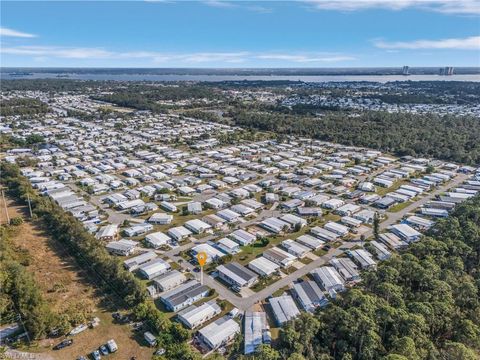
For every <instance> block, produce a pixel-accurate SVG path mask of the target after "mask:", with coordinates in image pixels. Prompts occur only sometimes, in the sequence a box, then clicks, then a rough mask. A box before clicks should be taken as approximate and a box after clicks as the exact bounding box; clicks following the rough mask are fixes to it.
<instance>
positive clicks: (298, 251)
mask: <svg viewBox="0 0 480 360" xmlns="http://www.w3.org/2000/svg"><path fill="white" fill-rule="evenodd" d="M282 247H284V248H285V249H286V250H287V251H288V252H289V253H290V254H292V255H294V256H297V257H302V256H304V255H306V254H307V253H308V252H309V251H310V248H308V247H307V246H305V245H302V244H300V243H298V242H296V241H293V240H291V239H286V240H284V241H282Z"/></svg>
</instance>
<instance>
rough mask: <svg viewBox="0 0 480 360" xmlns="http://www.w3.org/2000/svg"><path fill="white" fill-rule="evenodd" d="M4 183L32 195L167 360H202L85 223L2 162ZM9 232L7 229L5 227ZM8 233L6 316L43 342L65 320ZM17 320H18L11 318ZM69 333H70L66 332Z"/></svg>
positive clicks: (21, 196) (37, 212)
mask: <svg viewBox="0 0 480 360" xmlns="http://www.w3.org/2000/svg"><path fill="white" fill-rule="evenodd" d="M0 171H1V173H2V178H1V183H2V185H6V186H7V188H8V192H9V194H10V195H11V196H12V197H14V198H15V199H18V200H19V201H22V202H23V203H26V201H27V194H28V196H29V197H30V201H31V205H32V209H33V212H34V216H36V217H38V218H40V220H42V221H43V223H44V224H45V228H46V230H47V232H48V233H49V235H50V236H52V237H54V238H55V239H56V240H57V241H59V242H61V243H63V244H64V245H65V247H66V248H68V249H70V250H71V252H70V254H71V255H72V256H74V257H75V258H76V260H77V262H78V264H79V265H80V266H81V267H82V268H84V269H86V270H87V271H89V272H90V273H91V274H92V275H93V276H95V277H96V278H97V279H98V280H99V281H98V282H97V283H96V285H98V286H100V288H101V289H103V290H104V291H105V292H106V293H108V294H110V295H113V296H115V297H116V300H117V301H119V302H121V303H122V304H123V305H124V306H125V307H126V308H130V309H132V310H133V315H134V316H135V317H136V318H137V319H138V320H145V321H146V322H147V325H148V326H149V327H150V329H151V330H152V331H154V332H156V333H158V334H160V335H159V338H158V340H159V341H158V343H159V346H160V347H163V348H164V349H165V350H166V354H165V358H168V359H172V360H175V359H185V360H196V359H197V358H201V356H200V354H197V353H195V352H194V351H192V349H191V348H190V346H189V345H188V344H187V342H186V341H187V340H188V339H189V338H190V335H191V334H190V332H189V331H188V330H186V329H184V328H183V327H182V326H181V325H180V324H179V323H172V322H171V321H170V320H169V319H168V318H167V317H166V316H165V314H164V313H162V312H160V311H159V310H158V309H157V308H156V307H155V305H154V304H153V302H152V301H151V300H150V299H148V296H147V292H146V289H145V286H144V284H142V282H141V281H139V280H138V279H137V278H135V276H134V275H133V274H132V273H130V272H128V271H127V270H125V269H124V268H123V266H122V264H121V262H120V261H118V259H116V258H115V257H112V256H110V255H109V254H108V252H107V251H106V249H105V247H104V246H103V244H101V243H100V242H99V241H98V240H97V239H95V237H94V236H93V235H91V234H90V233H88V232H87V231H86V230H85V229H84V228H83V226H82V224H81V223H80V222H79V221H78V220H77V219H75V218H74V217H73V216H71V215H70V214H68V213H66V212H65V211H63V209H62V208H60V207H59V206H58V205H56V204H55V203H54V202H53V201H52V200H51V199H50V198H48V197H43V196H41V195H39V194H37V193H36V192H35V191H34V189H33V188H32V187H31V185H30V183H29V182H28V180H27V179H26V178H25V177H24V176H22V175H21V173H20V169H19V168H18V166H17V165H13V164H8V163H1V164H0ZM2 231H5V229H2ZM1 235H2V243H1V245H2V258H1V259H2V273H4V274H5V276H4V277H2V278H1V285H2V289H4V291H3V293H2V304H5V305H4V306H2V308H1V309H0V310H1V313H2V318H3V317H4V316H7V315H9V314H12V313H19V314H20V315H21V317H22V319H28V321H25V327H26V330H27V331H28V333H29V334H30V336H31V338H32V339H40V338H43V337H45V336H47V335H48V334H49V332H50V331H51V330H53V329H55V328H58V327H59V319H58V317H56V316H55V314H54V313H52V311H50V309H49V308H48V306H46V303H45V301H44V299H43V298H42V296H41V293H40V291H39V289H38V287H37V285H36V284H35V281H34V280H33V277H32V275H31V274H29V273H28V272H27V270H26V268H25V266H23V265H22V264H21V262H20V260H18V259H16V258H15V256H14V255H13V254H14V251H13V250H12V249H10V250H9V251H8V252H5V251H4V250H5V249H7V247H8V244H7V243H6V242H5V238H4V233H2V234H1ZM10 320H13V319H10ZM62 329H63V330H64V331H66V330H67V329H66V328H65V327H63V328H62Z"/></svg>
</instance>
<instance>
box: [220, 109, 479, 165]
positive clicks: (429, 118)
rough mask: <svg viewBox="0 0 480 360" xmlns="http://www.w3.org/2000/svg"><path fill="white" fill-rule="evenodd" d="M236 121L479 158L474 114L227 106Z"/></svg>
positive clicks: (452, 157) (411, 151)
mask: <svg viewBox="0 0 480 360" xmlns="http://www.w3.org/2000/svg"><path fill="white" fill-rule="evenodd" d="M228 115H229V117H230V118H231V119H232V122H233V124H234V125H236V126H241V127H246V128H251V129H256V130H262V131H269V132H273V133H275V134H283V135H296V136H305V137H312V138H315V139H319V140H324V141H331V142H337V143H341V144H345V145H349V146H363V147H369V148H374V149H378V150H382V151H387V152H392V153H394V154H396V155H399V156H405V155H411V156H429V157H434V158H438V159H442V160H447V161H454V162H461V163H466V164H479V163H480V141H478V139H480V122H479V121H478V119H475V118H473V117H467V116H465V117H456V116H450V115H445V116H438V115H434V114H426V115H416V114H408V113H395V114H391V113H387V112H376V111H370V112H363V113H360V114H357V115H353V114H351V113H349V112H326V113H324V114H323V115H322V116H321V117H311V116H299V115H291V114H285V113H271V112H266V111H248V110H240V111H237V110H232V111H231V112H230V113H229V114H228Z"/></svg>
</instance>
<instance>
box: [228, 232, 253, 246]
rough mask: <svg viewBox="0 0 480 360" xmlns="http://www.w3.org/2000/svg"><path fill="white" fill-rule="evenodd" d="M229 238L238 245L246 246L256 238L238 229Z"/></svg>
mask: <svg viewBox="0 0 480 360" xmlns="http://www.w3.org/2000/svg"><path fill="white" fill-rule="evenodd" d="M230 237H231V238H232V239H233V240H235V241H236V242H238V243H239V244H240V245H248V244H251V243H252V242H254V241H255V240H256V236H255V235H253V234H252V233H249V232H248V231H245V230H242V229H238V230H235V231H234V232H232V233H231V234H230Z"/></svg>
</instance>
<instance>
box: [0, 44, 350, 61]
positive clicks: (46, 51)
mask: <svg viewBox="0 0 480 360" xmlns="http://www.w3.org/2000/svg"><path fill="white" fill-rule="evenodd" d="M1 50H2V53H3V54H11V55H18V56H32V57H35V58H63V59H109V60H115V59H132V60H135V59H144V60H147V61H151V62H152V63H176V64H182V65H185V64H202V63H226V64H229V63H243V62H247V61H258V60H272V61H283V62H285V63H325V62H342V61H349V60H355V58H354V57H352V56H347V55H343V54H337V53H269V52H250V51H235V52H192V53H168V52H156V51H124V52H121V51H110V50H106V49H103V48H75V47H72V48H70V47H58V46H14V47H2V49H1Z"/></svg>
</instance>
